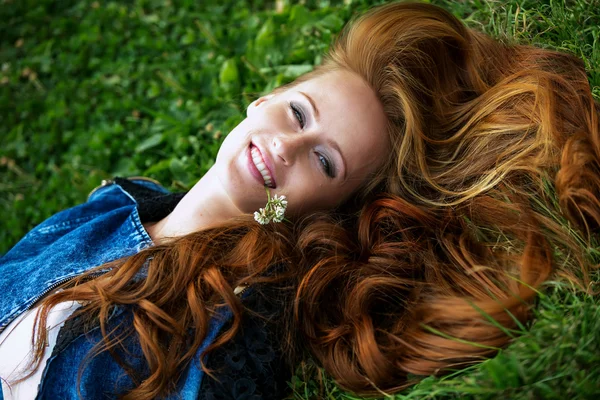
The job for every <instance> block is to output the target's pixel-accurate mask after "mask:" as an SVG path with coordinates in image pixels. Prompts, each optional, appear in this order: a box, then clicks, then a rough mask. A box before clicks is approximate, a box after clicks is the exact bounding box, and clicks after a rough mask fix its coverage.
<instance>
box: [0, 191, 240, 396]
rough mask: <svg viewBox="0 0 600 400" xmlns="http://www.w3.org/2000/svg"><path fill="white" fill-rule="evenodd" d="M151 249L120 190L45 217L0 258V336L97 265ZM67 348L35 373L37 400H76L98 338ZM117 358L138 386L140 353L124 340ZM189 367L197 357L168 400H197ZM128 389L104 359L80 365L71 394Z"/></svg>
mask: <svg viewBox="0 0 600 400" xmlns="http://www.w3.org/2000/svg"><path fill="white" fill-rule="evenodd" d="M133 182H134V183H136V184H138V185H143V186H144V187H146V188H148V189H151V190H153V191H156V192H157V193H159V194H167V193H168V191H167V190H166V189H164V188H163V187H161V186H160V185H158V184H157V183H154V182H151V181H149V180H145V179H133ZM151 244H152V240H151V239H150V237H149V236H148V234H147V232H146V231H145V229H144V227H143V225H142V222H141V220H140V215H139V213H138V208H137V203H136V200H135V199H134V197H133V196H132V195H131V194H130V193H128V192H127V191H126V190H124V189H123V187H122V186H121V185H119V184H117V183H114V182H112V181H109V182H106V183H105V184H104V185H103V186H102V187H100V188H99V189H97V190H95V191H94V192H92V194H91V195H90V196H89V198H88V201H87V202H86V203H84V204H81V205H78V206H76V207H73V208H70V209H67V210H65V211H62V212H59V213H58V214H56V215H54V216H52V217H50V218H49V219H47V220H46V221H44V222H43V223H41V224H40V225H38V226H37V227H35V228H34V229H33V230H32V231H31V232H29V233H28V234H27V235H26V236H25V237H24V238H23V239H22V240H21V241H20V242H19V243H17V245H15V246H14V247H13V248H12V249H11V250H10V251H9V252H8V253H6V255H4V257H2V258H0V272H1V273H0V293H2V295H1V296H0V332H1V331H2V330H4V329H5V328H6V326H7V325H8V324H9V323H10V322H11V321H13V320H14V319H15V318H16V317H18V316H19V315H20V314H21V313H23V312H24V311H26V310H27V309H29V308H30V307H32V306H33V305H34V303H35V302H36V301H37V300H39V299H40V298H42V297H43V296H44V295H45V294H47V293H49V292H51V291H52V290H53V289H54V288H56V287H57V286H58V285H60V284H61V283H63V282H65V281H67V280H69V279H72V278H73V277H76V276H78V275H80V274H82V273H84V272H86V271H88V270H90V269H91V268H93V267H96V266H99V265H101V264H103V263H106V262H109V261H112V260H116V259H119V258H121V257H125V256H129V255H132V254H135V253H137V252H139V251H140V250H142V249H144V248H145V247H148V246H150V245H151ZM141 278H143V277H141ZM131 318H132V313H131V312H130V311H128V310H126V309H124V308H119V307H117V309H116V310H115V312H114V313H113V315H111V317H110V319H109V323H114V324H118V323H119V322H122V321H124V322H125V324H124V325H125V326H130V323H129V321H131ZM230 319H231V314H230V312H229V311H228V310H226V311H224V312H223V313H222V314H221V315H220V316H219V317H217V318H213V320H212V321H211V324H210V327H209V332H208V333H207V337H206V339H205V342H204V344H203V345H202V346H201V348H200V349H199V351H198V354H197V356H198V355H199V353H200V352H201V351H202V350H203V349H204V348H205V347H206V346H207V345H208V344H210V343H211V342H212V341H213V340H214V338H215V337H216V335H217V334H218V332H219V330H220V329H221V328H222V327H223V325H225V324H226V323H227V322H228V321H229V320H230ZM115 326H116V325H115ZM69 340H71V342H70V344H69V345H68V346H61V348H63V349H64V350H63V351H61V352H60V353H58V354H54V353H53V354H52V356H51V357H50V359H49V360H48V362H47V363H46V365H45V366H43V365H42V366H40V368H44V372H43V376H42V380H41V383H40V386H39V388H38V396H37V399H77V398H79V397H78V393H77V389H78V388H77V378H78V372H79V368H80V365H81V363H82V362H83V361H84V359H85V357H86V355H88V352H89V350H90V349H92V347H93V346H94V344H96V343H97V342H98V341H100V340H101V334H100V332H99V328H94V329H92V330H91V331H89V332H87V333H86V334H85V335H83V334H82V335H79V336H78V337H75V338H70V339H69ZM118 353H119V355H120V356H121V357H123V359H124V361H126V362H127V363H128V364H129V365H132V366H134V369H135V370H136V372H139V376H140V377H141V378H144V376H147V374H148V371H147V367H146V366H145V362H144V357H143V353H142V351H141V348H140V346H139V344H138V343H137V341H136V340H134V339H131V338H130V340H129V341H128V342H126V343H125V349H122V350H119V351H118ZM197 360H198V357H196V358H195V361H194V362H192V363H191V365H190V366H189V367H188V368H187V370H186V372H185V373H184V374H183V376H182V378H181V380H180V382H179V385H178V387H177V392H176V393H174V394H173V396H172V397H171V398H180V399H183V400H186V399H197V398H198V397H199V394H200V390H201V389H200V388H201V383H202V379H203V372H202V370H201V369H200V368H199V365H198V364H199V363H198V361H197ZM0 362H1V360H0ZM132 387H133V382H132V380H131V379H130V377H129V376H128V375H127V374H126V373H125V371H124V370H123V369H122V368H121V367H120V366H119V364H118V363H117V362H115V360H114V359H113V358H112V356H110V354H109V353H108V352H104V353H102V354H100V355H99V356H96V357H94V358H92V359H91V361H89V363H88V364H87V365H86V368H85V369H84V370H83V374H82V376H81V384H80V386H79V389H80V390H81V394H82V395H83V398H84V399H106V398H107V397H108V398H113V397H117V396H118V395H119V394H122V393H123V392H124V391H126V390H128V389H131V388H132ZM2 399H3V396H2V394H1V393H0V400H2Z"/></svg>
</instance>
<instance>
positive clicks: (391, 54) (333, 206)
mask: <svg viewBox="0 0 600 400" xmlns="http://www.w3.org/2000/svg"><path fill="white" fill-rule="evenodd" d="M597 117H598V107H597V105H596V104H595V103H594V101H593V99H592V97H591V93H590V89H589V85H588V83H587V79H586V75H585V71H584V70H583V68H582V65H581V62H580V61H579V60H577V59H576V58H574V57H572V56H569V55H566V54H562V53H557V52H551V51H548V50H542V49H536V48H533V47H527V46H507V45H504V44H501V43H498V42H496V41H493V40H491V39H490V38H488V37H487V36H485V35H483V34H481V33H478V32H475V31H472V30H468V29H466V28H465V27H464V26H463V25H462V24H461V23H460V21H458V20H457V19H456V18H454V17H453V16H452V15H451V14H449V13H447V12H446V11H444V10H442V9H440V8H437V7H434V6H431V5H427V4H409V3H394V4H389V5H385V6H382V7H379V8H375V9H373V10H371V11H370V12H368V13H367V14H365V15H364V16H362V17H360V18H359V19H357V20H355V21H354V22H352V23H351V24H350V25H349V26H348V27H347V28H346V30H345V31H344V33H343V34H342V35H341V36H340V38H339V39H338V41H337V42H336V43H335V44H334V46H333V47H332V49H331V50H330V52H329V55H328V57H327V58H326V60H325V62H324V63H323V65H321V66H319V67H318V68H317V69H316V70H315V71H313V72H311V73H309V74H307V75H305V76H303V77H301V78H300V79H298V80H297V81H295V82H294V83H293V84H291V85H289V86H287V87H284V88H280V89H278V90H276V91H275V93H273V94H272V95H269V96H265V97H262V98H260V99H258V100H257V101H255V102H254V103H253V104H251V105H250V106H249V108H248V118H247V119H246V120H245V121H243V122H242V123H241V124H240V125H239V126H238V127H236V128H235V129H234V131H232V132H231V133H230V135H229V136H228V138H227V140H226V141H225V142H224V144H223V146H222V148H221V149H220V151H219V155H218V157H217V161H216V163H215V166H214V167H213V168H212V169H211V170H210V171H209V172H208V173H207V174H206V175H205V176H204V177H202V179H201V180H200V181H199V182H198V184H197V185H195V186H194V188H193V189H192V190H191V191H190V192H189V193H188V194H186V195H185V196H184V197H183V199H181V200H180V201H179V199H180V196H179V197H178V196H173V195H169V194H166V193H164V191H161V189H160V188H159V187H157V186H155V185H153V184H151V183H144V182H140V181H134V182H133V183H132V182H129V181H127V180H117V181H116V184H111V185H107V186H106V187H105V188H103V189H100V190H99V191H97V192H95V193H94V194H92V196H91V198H90V200H89V201H88V203H86V204H84V205H82V206H79V207H76V208H74V209H71V210H67V211H65V212H63V213H60V214H58V215H57V216H55V217H53V218H51V219H50V220H49V221H47V222H45V223H43V224H42V225H40V226H39V227H38V228H36V229H35V230H34V231H32V232H31V233H30V234H29V235H27V236H26V237H25V238H24V239H23V241H22V242H20V243H19V244H17V246H15V248H14V249H13V250H11V252H9V253H8V254H7V255H6V256H5V258H3V259H2V260H1V263H2V264H1V265H0V266H1V267H2V270H3V271H8V273H7V274H6V275H5V276H3V277H2V278H0V279H2V280H0V287H1V288H2V290H3V291H4V293H8V294H9V295H8V296H5V298H3V300H2V301H1V303H0V304H1V306H2V309H0V316H1V317H2V322H1V324H2V326H3V327H4V326H5V325H6V324H7V323H10V322H11V321H12V320H14V318H16V317H17V316H18V315H19V314H22V313H23V311H24V310H25V309H27V308H29V307H31V306H34V303H35V301H36V300H37V299H39V298H41V299H42V300H41V304H40V305H41V308H40V309H41V310H42V312H41V314H40V317H39V318H38V319H37V320H38V323H39V326H40V327H41V329H40V330H39V331H38V334H37V336H36V342H35V345H36V357H37V358H36V361H37V362H38V363H41V362H42V358H43V357H44V346H45V343H46V342H47V338H46V336H47V333H48V330H46V329H45V327H46V325H47V323H48V319H49V313H48V311H49V310H50V309H51V308H52V307H55V306H59V307H60V306H61V305H69V304H70V305H73V306H74V307H77V305H76V304H74V303H69V302H81V303H82V306H81V307H80V308H78V309H77V310H78V311H77V312H75V314H73V316H72V317H70V318H69V319H68V320H67V322H66V323H65V326H63V328H61V333H60V334H59V335H58V336H59V337H58V340H56V344H55V345H54V347H53V350H52V352H53V354H52V356H51V357H50V362H49V363H47V362H46V361H44V363H45V365H46V367H45V370H44V371H43V378H42V383H41V386H40V387H39V392H38V393H39V396H40V397H41V398H72V397H73V398H74V397H75V396H77V392H78V390H79V391H80V392H81V395H83V397H84V398H88V397H89V398H94V396H98V397H101V396H104V395H106V394H109V395H112V396H124V397H125V398H132V399H134V398H135V399H140V398H157V397H166V396H175V395H180V396H182V397H183V398H196V397H200V398H231V397H234V398H235V397H243V396H247V397H250V396H252V395H254V396H256V397H258V398H260V397H268V396H273V397H275V398H280V397H281V396H282V393H283V392H284V387H285V385H284V384H283V382H284V381H285V379H286V378H287V376H288V375H286V372H285V371H286V368H285V367H284V365H285V364H286V362H289V363H290V364H292V365H293V363H294V362H295V361H296V359H297V358H299V357H301V356H303V354H302V350H304V349H306V350H308V351H309V353H310V354H311V355H312V356H313V357H314V358H315V359H317V360H318V361H319V362H320V363H321V364H322V365H323V366H324V367H325V369H326V370H327V371H328V372H329V373H330V374H331V375H332V376H333V377H334V378H335V379H336V380H337V382H338V383H340V384H341V385H342V386H343V387H345V388H347V389H349V390H352V391H355V392H358V393H365V394H368V393H378V392H380V391H387V392H393V391H397V390H400V389H402V388H404V387H406V386H407V384H409V383H410V382H409V381H408V380H407V376H408V374H417V375H427V374H433V373H443V372H444V371H446V370H448V369H449V368H451V367H456V366H457V365H465V364H468V363H471V362H473V361H474V360H480V359H481V358H482V357H486V356H490V355H492V354H494V352H495V351H496V349H497V348H498V347H501V346H503V345H505V344H506V343H507V342H508V340H509V339H510V337H509V336H508V335H507V334H506V333H505V332H506V329H511V328H513V327H514V326H516V324H518V323H519V322H523V321H525V320H527V318H528V316H529V315H528V309H529V307H530V303H531V300H532V299H533V298H534V295H535V288H536V287H539V286H540V285H541V284H542V283H543V282H544V280H546V279H547V278H548V277H549V276H551V274H552V273H554V274H556V275H558V276H562V277H565V278H568V279H570V280H572V281H573V282H575V283H576V284H578V285H580V286H582V287H584V288H585V287H586V286H587V284H588V279H589V278H588V276H587V273H588V269H589V267H590V260H587V259H586V258H585V257H584V255H583V252H582V250H581V248H580V243H578V242H577V240H578V238H579V237H583V238H584V240H592V237H593V236H594V235H595V234H596V232H597V228H598V224H599V222H600V209H599V207H600V203H599V202H598V194H599V188H600V182H599V179H598V168H599V157H598V154H599V150H600V149H599V144H598V140H599V137H598V118H597ZM253 165H254V167H256V170H255V169H254V168H253ZM315 166H317V167H319V168H321V170H319V174H320V175H319V174H317V173H316V172H315V170H314V168H315ZM261 179H262V182H261ZM292 179H293V180H292ZM263 185H266V186H267V187H268V188H269V190H270V192H271V193H272V194H278V195H285V196H286V197H287V200H288V201H289V206H288V210H287V212H286V217H287V218H288V219H289V222H286V223H282V224H267V225H264V226H263V225H260V224H258V223H257V222H256V221H254V219H253V217H252V215H251V213H252V212H253V211H255V210H256V209H257V208H258V207H261V206H262V205H264V202H265V200H266V199H265V194H264V193H263V190H264V189H263ZM548 185H549V186H552V185H554V186H555V188H556V192H557V196H558V197H557V199H556V201H554V200H553V199H551V198H549V197H548V196H545V195H544V193H546V191H545V189H546V186H548ZM171 210H172V211H171ZM554 215H560V216H561V217H562V218H565V219H567V220H568V221H569V222H570V223H571V224H572V226H573V230H574V231H575V232H576V233H571V232H568V231H566V230H565V229H564V228H562V225H561V224H559V223H558V222H557V221H556V220H555V219H553V216H554ZM71 232H72V233H73V235H72V236H69V234H70V233H71ZM148 235H149V236H148ZM152 242H154V243H152ZM553 246H556V248H557V249H558V251H556V252H553V251H552V249H553ZM121 257H125V258H121ZM96 266H99V267H97V268H95V267H96ZM559 266H560V268H559ZM57 269H59V271H57ZM34 273H35V274H37V275H30V274H34ZM71 277H73V279H70V278H71ZM62 279H68V280H67V281H66V282H65V283H61V282H62ZM56 285H59V286H56ZM57 287H60V290H59V291H56V292H54V291H53V289H55V288H57ZM23 293H25V295H24V294H23ZM236 293H237V294H240V296H241V298H239V297H237V296H236ZM41 296H43V297H41ZM489 317H492V318H494V319H495V320H496V321H497V324H496V325H494V324H490V323H489V319H488V318H489ZM503 328H504V329H503ZM51 331H52V330H50V333H51ZM29 332H31V330H29ZM84 332H87V333H86V334H84ZM440 333H441V335H440ZM3 334H4V332H3ZM12 336H14V335H10V336H9V338H11V337H12ZM448 336H451V337H454V338H458V339H461V340H459V341H457V340H453V339H449V338H448ZM96 345H97V346H96ZM94 346H96V347H94ZM4 347H6V346H5V345H4V344H0V349H2V350H4ZM57 348H58V350H56V349H57ZM90 351H91V352H92V353H91V354H90ZM201 355H207V357H206V358H203V361H204V362H205V363H206V365H205V366H206V367H208V368H209V369H210V370H208V369H206V368H204V369H203V371H204V372H207V373H210V374H211V375H212V377H209V376H208V375H207V376H203V375H204V374H203V373H202V372H201V370H200V369H199V368H197V367H198V366H199V360H200V356H201ZM43 368H44V367H40V368H38V371H39V370H41V369H43ZM213 378H215V379H213ZM274 382H275V383H277V385H276V386H274V385H273V383H274ZM5 396H6V393H5Z"/></svg>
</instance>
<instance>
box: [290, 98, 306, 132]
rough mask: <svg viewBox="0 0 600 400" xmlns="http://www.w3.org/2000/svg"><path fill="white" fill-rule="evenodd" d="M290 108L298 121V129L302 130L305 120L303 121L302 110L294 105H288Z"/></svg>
mask: <svg viewBox="0 0 600 400" xmlns="http://www.w3.org/2000/svg"><path fill="white" fill-rule="evenodd" d="M290 108H291V109H292V112H293V113H294V115H295V116H296V119H297V120H298V123H299V124H300V128H302V129H304V124H305V123H306V120H305V119H304V114H302V110H301V109H300V108H299V107H298V106H297V105H295V104H294V103H290Z"/></svg>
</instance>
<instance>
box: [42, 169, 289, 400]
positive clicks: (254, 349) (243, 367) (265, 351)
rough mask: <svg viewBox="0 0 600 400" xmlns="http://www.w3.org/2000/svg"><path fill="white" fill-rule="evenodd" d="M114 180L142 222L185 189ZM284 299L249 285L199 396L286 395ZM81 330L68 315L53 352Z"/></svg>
mask: <svg viewBox="0 0 600 400" xmlns="http://www.w3.org/2000/svg"><path fill="white" fill-rule="evenodd" d="M115 181H116V183H118V184H119V185H120V186H121V187H122V188H123V189H124V190H126V191H127V192H128V193H129V194H130V195H132V196H133V198H134V199H135V200H136V201H137V203H138V213H139V215H140V219H141V221H142V223H144V222H155V221H158V220H160V219H162V218H164V217H165V216H167V215H168V214H169V213H170V212H171V211H173V209H174V208H175V206H176V205H177V203H178V202H179V201H180V200H181V199H182V198H183V196H184V195H185V193H173V194H164V193H160V192H157V191H154V190H152V189H149V188H147V187H145V186H141V185H138V184H136V183H133V182H131V181H128V180H126V179H121V178H116V180H115ZM269 292H272V293H269ZM282 301H283V300H278V297H277V294H276V293H275V292H273V289H269V288H266V287H265V288H260V287H253V289H252V290H251V291H249V293H248V294H247V295H246V296H244V298H243V302H244V304H245V305H246V308H247V309H248V310H250V312H247V313H244V317H243V319H242V325H241V328H240V329H239V330H238V332H237V334H236V336H235V337H234V338H233V340H231V341H229V342H227V343H226V344H225V345H223V346H221V347H219V348H218V349H216V350H214V351H212V352H211V353H209V355H208V357H207V363H206V365H207V367H208V368H209V369H211V370H212V371H213V375H214V377H215V378H216V379H213V378H212V377H211V376H210V375H208V374H205V375H204V377H203V379H202V387H201V391H200V397H199V399H202V400H205V399H206V400H217V399H218V400H221V399H227V400H229V399H239V400H242V399H243V400H259V399H282V398H284V397H285V396H286V392H287V390H288V389H287V383H286V382H287V381H288V380H289V379H290V378H291V369H290V368H289V367H288V365H287V363H286V362H285V359H284V357H283V352H282V350H281V342H280V340H281V338H282V337H283V336H282V333H283V332H280V331H279V327H280V326H281V324H280V323H278V322H280V321H279V319H280V318H281V310H283V304H282V303H281V302H282ZM229 324H231V322H229ZM227 327H228V326H227V325H226V326H225V327H224V329H225V328H227ZM83 330H84V326H83V324H82V323H81V322H80V320H79V319H78V318H72V319H69V320H67V322H66V323H65V325H64V326H63V327H62V328H61V329H60V331H59V334H58V338H57V341H56V345H55V347H54V349H53V355H54V354H55V353H59V352H61V351H62V350H64V348H65V347H66V346H68V344H69V343H70V342H71V340H72V339H73V338H75V337H77V336H79V335H80V334H81V333H83Z"/></svg>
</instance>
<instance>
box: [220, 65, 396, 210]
mask: <svg viewBox="0 0 600 400" xmlns="http://www.w3.org/2000/svg"><path fill="white" fill-rule="evenodd" d="M390 151H391V149H390V144H389V139H388V137H387V134H386V117H385V114H384V113H383V108H382V106H381V103H380V102H379V100H378V99H377V97H376V96H375V93H374V92H373V90H372V89H371V88H370V87H369V86H368V85H367V83H366V82H365V81H364V80H363V79H362V78H361V77H360V76H358V75H356V74H354V73H351V72H348V71H343V70H339V71H333V72H327V73H326V74H323V75H320V76H318V77H315V78H313V79H310V80H307V81H305V82H302V83H300V84H298V85H295V86H293V87H291V88H289V89H287V90H285V91H283V92H279V93H277V94H275V95H269V96H265V97H261V98H260V99H258V100H256V101H254V102H253V103H252V104H251V105H250V106H249V107H248V110H247V118H246V119H245V120H244V121H242V122H241V123H240V124H239V125H238V126H237V127H236V128H235V129H233V130H232V131H231V132H230V133H229V135H227V137H226V138H225V140H224V141H223V144H222V146H221V148H220V149H219V153H218V155H217V159H216V162H215V165H214V166H213V168H215V169H216V171H215V172H216V173H217V176H218V179H219V181H220V183H221V184H222V185H223V187H224V189H225V190H226V192H227V194H228V196H229V198H230V199H231V200H232V202H233V203H234V204H235V206H236V207H237V208H238V209H239V210H240V211H241V212H243V213H252V212H253V211H256V210H258V208H260V207H264V205H265V202H266V193H265V189H264V185H265V184H267V185H268V186H270V187H271V189H270V191H271V194H272V195H274V194H280V195H285V196H286V197H287V199H288V201H289V203H288V209H287V212H286V216H292V217H293V216H298V215H302V214H305V213H309V212H311V211H315V210H322V209H331V208H334V207H336V206H337V205H339V204H340V203H342V202H343V201H344V200H346V199H347V198H348V197H349V196H350V195H351V194H352V193H353V192H354V191H355V190H356V189H358V188H359V187H360V185H361V184H362V183H363V182H364V181H365V179H367V178H368V176H369V175H370V174H371V173H373V172H375V171H376V170H377V169H378V168H379V167H381V166H382V165H383V162H384V160H385V159H386V157H388V156H389V153H390Z"/></svg>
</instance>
